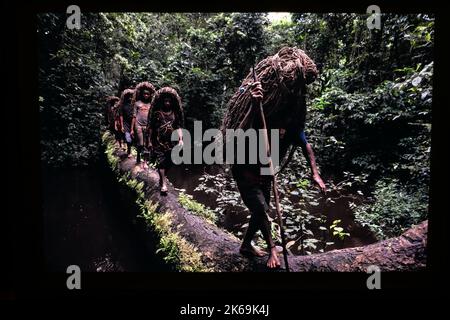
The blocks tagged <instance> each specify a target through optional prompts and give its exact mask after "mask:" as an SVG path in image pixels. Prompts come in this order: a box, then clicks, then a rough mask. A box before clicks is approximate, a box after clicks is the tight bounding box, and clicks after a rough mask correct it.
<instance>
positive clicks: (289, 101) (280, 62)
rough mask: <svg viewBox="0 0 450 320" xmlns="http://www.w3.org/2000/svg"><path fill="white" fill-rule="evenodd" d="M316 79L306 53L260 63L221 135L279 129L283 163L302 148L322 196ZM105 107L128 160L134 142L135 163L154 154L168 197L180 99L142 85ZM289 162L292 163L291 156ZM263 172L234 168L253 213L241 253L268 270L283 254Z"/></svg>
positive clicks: (290, 51)
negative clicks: (313, 96)
mask: <svg viewBox="0 0 450 320" xmlns="http://www.w3.org/2000/svg"><path fill="white" fill-rule="evenodd" d="M316 76H317V69H316V66H315V64H314V63H313V62H312V60H311V59H310V58H309V57H308V56H306V54H305V53H304V52H303V51H302V50H300V49H298V48H290V47H285V48H282V49H281V50H280V51H279V52H278V53H277V54H275V55H274V56H270V57H268V58H266V59H264V60H262V61H260V62H259V63H258V64H257V66H256V67H254V72H253V75H252V73H249V75H248V76H247V77H246V78H245V79H244V81H243V83H242V84H241V86H240V88H239V89H238V90H237V91H236V92H235V94H234V95H233V97H232V98H231V100H230V102H229V103H228V106H227V114H226V115H225V118H224V121H223V125H222V129H239V128H243V129H246V128H253V129H262V128H264V127H266V128H267V130H268V132H271V129H279V138H280V143H279V146H280V150H279V155H280V158H283V157H285V156H286V154H287V151H288V149H289V148H291V155H292V154H293V153H292V150H293V147H295V146H299V147H301V149H302V151H303V154H304V156H305V158H306V160H307V163H308V165H309V166H310V169H311V173H312V181H313V182H314V183H315V184H317V186H318V187H319V189H320V190H322V191H325V189H326V187H325V184H324V182H323V181H322V179H321V177H320V175H319V172H318V169H317V165H316V161H315V157H314V153H313V150H312V148H311V145H310V144H309V143H308V141H307V139H306V135H305V131H304V128H305V118H306V102H305V94H306V85H307V84H309V83H311V82H313V81H314V80H315V78H316ZM255 78H256V79H255ZM260 104H262V108H263V110H264V111H263V112H264V115H265V121H261V118H260V117H259V116H258V113H259V110H258V109H259V105H260ZM107 105H108V106H107V110H108V111H107V119H108V124H109V126H110V130H111V131H113V132H114V133H115V136H116V139H117V141H118V142H119V143H120V144H121V143H122V140H123V139H125V142H126V144H127V153H128V155H129V154H130V152H131V145H132V142H133V139H134V142H135V144H136V148H137V160H136V161H137V163H141V159H142V152H143V150H144V149H151V150H152V152H151V154H152V155H153V157H154V159H155V160H156V167H157V169H158V172H159V176H160V187H161V191H162V192H167V185H166V182H165V173H166V170H167V169H168V168H169V167H170V166H171V165H172V161H171V157H170V152H171V149H172V148H173V147H174V143H173V142H172V141H171V134H172V132H173V131H174V130H178V134H179V142H178V143H179V144H183V136H182V132H181V128H182V127H183V110H182V105H181V100H180V96H179V95H178V93H177V92H176V91H175V90H174V89H173V88H169V87H164V88H162V89H159V90H158V91H155V88H154V86H153V85H152V84H150V83H148V82H142V83H140V84H138V85H137V86H136V88H135V89H126V90H125V91H123V93H122V95H121V97H120V99H119V98H117V97H110V98H109V100H108V104H107ZM255 106H258V107H255ZM263 122H264V123H263ZM175 144H176V142H175ZM285 158H286V157H285ZM287 158H288V159H290V157H289V156H288V157H287ZM144 165H145V161H144ZM260 168H261V165H259V164H257V165H254V164H247V163H246V164H234V165H232V167H231V172H232V174H233V178H234V179H235V181H236V185H237V187H238V189H239V192H240V194H241V197H242V200H243V202H244V204H245V205H246V206H247V207H248V209H249V211H250V212H251V216H250V221H249V224H248V227H247V230H246V233H245V235H244V239H243V242H242V245H241V248H240V252H241V254H243V255H251V256H264V255H266V254H268V255H269V257H268V260H267V266H268V267H269V268H278V267H279V266H280V260H279V258H278V253H279V250H278V249H277V247H276V246H275V243H274V241H273V239H272V235H271V227H270V222H269V219H268V211H269V210H270V198H271V181H272V179H273V178H274V177H273V176H270V175H262V174H261V171H260ZM258 230H260V231H261V233H262V235H263V238H264V240H265V242H266V244H267V252H264V251H263V250H261V249H259V248H258V247H257V246H255V245H254V244H253V243H252V241H253V238H254V236H255V234H256V232H257V231H258Z"/></svg>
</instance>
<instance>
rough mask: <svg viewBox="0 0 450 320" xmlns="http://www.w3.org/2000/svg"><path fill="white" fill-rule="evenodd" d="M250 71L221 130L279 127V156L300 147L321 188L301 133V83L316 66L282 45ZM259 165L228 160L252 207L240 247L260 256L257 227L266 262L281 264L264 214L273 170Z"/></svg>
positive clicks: (303, 113) (303, 85) (309, 79)
mask: <svg viewBox="0 0 450 320" xmlns="http://www.w3.org/2000/svg"><path fill="white" fill-rule="evenodd" d="M254 75H255V76H254V77H255V78H256V79H253V76H252V73H249V74H248V75H247V77H246V78H245V79H244V81H243V83H242V85H241V87H240V89H239V90H238V91H237V92H236V93H235V94H234V95H233V97H232V98H231V100H230V102H229V103H228V109H227V114H226V116H225V118H224V122H223V126H222V129H223V130H225V129H244V130H246V129H249V128H253V129H265V128H267V132H268V134H269V135H270V133H271V129H278V130H279V131H278V132H279V138H280V140H279V144H278V145H279V155H280V158H283V157H284V156H285V155H286V153H287V151H288V149H289V148H290V147H292V148H294V146H300V147H301V148H302V151H303V154H304V156H305V157H306V160H307V162H308V164H309V166H310V168H311V172H312V180H313V181H314V182H315V183H316V184H317V185H318V187H319V188H320V189H321V190H322V192H325V184H324V183H323V181H322V179H321V177H320V175H319V172H318V169H317V166H316V161H315V157H314V153H313V150H312V147H311V145H310V144H309V143H308V142H307V140H306V136H305V132H304V127H305V117H306V103H305V94H306V85H307V84H310V83H312V82H313V81H314V80H315V79H316V77H317V69H316V65H315V64H314V62H313V61H312V60H311V59H310V58H309V57H308V56H307V55H306V54H305V53H304V52H303V51H302V50H300V49H297V48H289V47H285V48H283V49H281V50H280V51H279V52H278V53H277V54H275V55H274V56H270V57H268V58H266V59H264V60H262V61H261V62H259V63H258V65H257V66H256V67H255V68H254ZM259 104H262V110H263V115H262V116H260V110H258V109H259ZM264 122H265V123H264ZM268 141H271V139H266V143H269V142H268ZM258 145H261V144H260V143H258ZM269 148H270V146H269ZM292 150H293V149H291V153H292ZM289 158H290V157H288V159H289ZM262 167H263V165H262V164H261V163H257V164H250V163H248V162H246V163H244V164H234V165H232V173H233V177H234V179H235V180H236V184H237V187H238V189H239V192H240V194H241V197H242V200H243V201H244V203H245V205H246V206H247V207H248V209H249V210H250V212H251V217H250V221H249V225H248V228H247V230H246V233H245V236H244V239H243V242H242V245H241V248H240V252H241V253H242V254H250V255H254V256H262V255H264V252H263V251H261V250H260V249H258V248H257V247H255V246H253V245H252V243H251V241H252V239H253V237H254V235H255V233H256V232H257V231H258V230H261V232H262V235H263V237H264V240H265V242H266V244H267V247H268V248H269V250H270V253H269V259H268V261H267V266H268V267H269V268H276V267H279V266H280V261H279V258H278V256H277V249H276V247H275V244H274V241H273V239H272V236H271V227H270V222H269V219H268V217H267V212H268V210H269V209H270V189H271V182H272V181H274V175H273V174H272V175H262V174H261V168H262ZM274 186H276V184H274ZM274 191H276V189H275V190H274ZM275 196H277V194H275Z"/></svg>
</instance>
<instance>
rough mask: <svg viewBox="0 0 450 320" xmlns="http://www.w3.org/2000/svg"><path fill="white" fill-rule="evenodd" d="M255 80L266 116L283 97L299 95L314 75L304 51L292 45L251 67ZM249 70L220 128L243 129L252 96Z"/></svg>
mask: <svg viewBox="0 0 450 320" xmlns="http://www.w3.org/2000/svg"><path fill="white" fill-rule="evenodd" d="M255 73H256V79H257V81H260V82H261V86H262V88H263V91H264V98H263V101H262V104H263V108H264V114H265V116H266V118H268V119H270V116H271V114H273V113H274V112H276V111H280V110H277V109H278V108H280V107H281V106H282V105H283V104H282V103H281V102H282V101H283V100H284V99H285V98H286V97H288V96H290V97H292V96H300V95H301V94H302V93H303V88H304V86H305V84H309V83H311V82H313V81H314V80H315V79H316V77H317V74H318V72H317V68H316V65H315V63H314V62H313V61H312V60H311V58H310V57H308V56H307V55H306V53H305V52H304V51H303V50H301V49H298V48H295V47H284V48H282V49H281V50H280V51H278V53H276V54H275V55H273V56H269V57H267V58H266V59H264V60H262V61H260V62H259V63H258V64H257V65H256V67H255ZM253 81H254V80H253V75H252V72H249V74H248V75H247V77H246V78H245V79H244V81H243V82H242V84H241V86H240V88H241V89H240V90H238V91H237V92H236V93H235V94H234V95H233V96H232V98H231V99H230V101H229V102H228V105H227V113H226V114H225V117H224V120H223V123H222V130H225V129H238V128H246V125H247V120H248V114H249V113H250V109H251V104H252V99H251V95H250V90H246V89H245V88H247V87H248V86H249V85H251V84H252V83H253Z"/></svg>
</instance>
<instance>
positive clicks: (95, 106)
mask: <svg viewBox="0 0 450 320" xmlns="http://www.w3.org/2000/svg"><path fill="white" fill-rule="evenodd" d="M366 18H367V16H366V15H357V14H293V15H292V19H284V20H281V21H270V20H269V19H268V15H267V14H262V13H219V14H210V13H184V14H181V13H172V14H168V13H160V14H150V13H100V14H97V13H96V14H94V13H83V15H82V21H81V23H82V26H81V29H80V30H68V29H67V28H66V27H65V19H66V17H65V16H64V15H58V14H51V13H48V14H40V15H39V16H38V19H37V33H38V39H39V106H40V114H41V143H42V160H43V161H44V162H45V163H48V164H51V165H58V166H59V165H85V164H88V163H90V162H91V161H95V159H96V157H97V156H98V154H99V153H98V149H99V145H100V143H99V142H100V134H101V132H102V129H104V119H103V107H104V98H105V96H107V95H119V94H120V92H121V91H122V90H123V89H124V88H128V87H132V86H134V85H136V84H137V83H138V82H140V81H150V82H152V83H153V84H154V85H155V86H156V87H158V88H159V87H161V86H164V85H170V86H173V87H175V88H176V89H177V90H179V92H180V95H181V97H182V99H183V103H184V105H185V113H186V120H187V121H186V126H187V128H191V126H192V123H193V121H194V120H201V121H203V128H204V129H206V128H208V127H218V126H219V125H220V122H221V118H222V116H223V114H224V108H225V104H226V102H227V101H228V99H229V98H230V96H231V95H232V93H233V92H234V91H235V90H236V88H237V86H238V85H239V84H240V82H241V80H242V79H243V78H244V77H245V75H246V74H247V72H248V71H249V69H250V67H251V65H252V64H253V61H254V60H255V59H256V60H259V59H261V58H263V57H265V56H267V55H269V54H273V53H275V52H276V51H278V50H279V49H280V48H281V47H282V46H285V45H291V46H294V45H295V46H298V47H300V48H302V49H304V50H305V51H306V52H307V53H308V54H309V55H310V56H311V57H312V58H313V59H314V60H315V61H316V63H317V64H318V66H319V69H320V76H319V79H318V80H317V81H316V82H315V83H313V84H312V85H311V87H310V91H309V97H308V99H307V101H308V110H309V111H308V120H307V125H306V130H307V135H308V140H309V141H310V142H311V144H312V145H313V147H314V150H315V152H316V155H317V158H318V163H319V165H320V168H321V171H322V173H323V174H324V175H325V176H326V177H327V178H328V179H327V184H328V187H329V188H330V189H331V190H332V191H335V192H338V191H339V192H341V191H342V192H344V191H343V189H342V188H344V189H345V192H348V193H355V192H357V191H359V192H361V191H362V192H361V194H364V195H365V196H366V198H365V199H364V201H362V202H363V204H362V205H360V204H361V201H360V202H359V203H357V204H354V206H353V207H352V208H351V209H352V210H354V211H355V213H356V216H357V220H358V221H359V222H360V224H363V225H367V226H369V227H370V228H371V229H372V230H373V231H374V232H376V234H377V236H378V237H380V238H383V237H387V236H392V235H396V234H398V233H399V232H401V231H402V230H403V229H404V228H406V227H408V226H410V225H411V224H413V223H417V222H418V221H420V220H421V219H424V218H425V217H426V213H427V201H428V182H429V176H430V172H429V155H430V131H431V102H432V76H433V39H434V31H433V30H434V29H433V28H434V18H433V17H430V16H428V15H422V14H414V15H393V14H390V15H383V16H382V28H381V30H376V29H374V30H369V29H368V28H367V27H366ZM304 168H305V163H304V160H303V159H302V156H301V155H300V153H297V155H296V156H295V157H294V159H293V163H292V165H291V167H290V169H289V170H287V171H286V172H285V173H284V174H283V176H282V177H281V179H282V181H283V183H281V185H283V186H285V188H284V189H283V190H282V194H285V195H287V194H292V192H293V195H294V199H293V200H289V199H288V197H283V203H282V204H283V206H285V210H286V211H289V212H291V215H290V216H288V220H292V222H289V221H288V223H287V224H288V225H292V226H293V228H299V223H298V222H299V221H300V220H301V221H302V223H305V221H309V220H307V218H308V219H316V220H320V221H322V220H323V219H322V218H321V217H319V216H315V217H312V216H311V213H310V212H311V210H310V209H311V206H314V203H316V202H317V201H318V197H319V195H317V194H316V193H315V190H314V189H313V187H312V185H311V184H305V183H302V181H308V174H309V173H308V172H307V170H304ZM217 179H222V178H221V177H217ZM344 181H345V183H343V182H344ZM338 182H340V183H341V184H339V183H338ZM227 190H228V189H227ZM230 192H231V191H230ZM296 194H300V195H302V196H303V197H300V199H296V198H295V196H296ZM355 194H356V193H355ZM305 195H306V196H307V197H305ZM371 195H372V196H371ZM234 196H235V194H234V193H232V192H231V193H227V192H225V191H224V192H222V193H221V197H224V199H225V198H226V199H228V200H230V199H231V198H233V197H234ZM308 196H309V197H310V198H308ZM226 199H225V200H226ZM330 199H331V198H330ZM230 201H231V200H230ZM236 201H238V200H236ZM294 201H295V203H293V202H294ZM323 201H326V199H323ZM311 202H312V203H313V204H312V205H311ZM292 212H294V213H292ZM295 212H296V213H295ZM299 212H300V213H302V212H303V214H304V216H301V215H299ZM323 215H326V212H323ZM321 219H322V220H321ZM386 219H388V220H389V221H387V220H386ZM331 223H332V222H330V224H331ZM328 229H329V228H328ZM328 229H327V230H328ZM305 230H308V225H307V224H306V225H304V226H303V227H302V232H305ZM297 231H298V230H297ZM297 231H296V232H297ZM327 232H328V231H327ZM316 238H317V237H316ZM308 239H314V237H312V236H311V237H310V238H308ZM310 242H311V241H310ZM312 243H314V242H312Z"/></svg>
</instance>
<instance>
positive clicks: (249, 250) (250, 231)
mask: <svg viewBox="0 0 450 320" xmlns="http://www.w3.org/2000/svg"><path fill="white" fill-rule="evenodd" d="M258 218H259V217H258V215H257V214H255V213H252V215H251V217H250V221H249V223H248V228H247V231H246V232H245V236H244V240H243V241H242V245H241V248H240V249H239V252H240V253H242V254H251V255H254V256H258V257H262V256H264V255H265V252H264V251H262V250H261V249H259V248H257V247H255V246H253V245H252V239H253V237H254V235H255V233H256V232H257V231H258V229H259V224H260V223H259V221H258V220H259V219H258Z"/></svg>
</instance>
